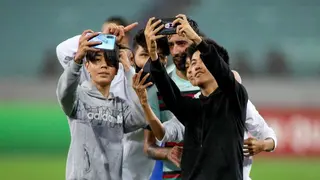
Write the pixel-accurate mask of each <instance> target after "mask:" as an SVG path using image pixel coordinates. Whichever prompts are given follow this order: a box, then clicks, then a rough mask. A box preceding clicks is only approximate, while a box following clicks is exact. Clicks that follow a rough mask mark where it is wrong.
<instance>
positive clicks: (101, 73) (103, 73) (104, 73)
mask: <svg viewBox="0 0 320 180" xmlns="http://www.w3.org/2000/svg"><path fill="white" fill-rule="evenodd" d="M98 74H99V75H102V76H108V75H109V73H107V72H99V73H98Z"/></svg>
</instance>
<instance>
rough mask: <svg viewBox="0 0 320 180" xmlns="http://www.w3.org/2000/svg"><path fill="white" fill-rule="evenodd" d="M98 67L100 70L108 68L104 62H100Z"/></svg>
mask: <svg viewBox="0 0 320 180" xmlns="http://www.w3.org/2000/svg"><path fill="white" fill-rule="evenodd" d="M100 67H101V68H108V64H107V62H106V61H101V62H100Z"/></svg>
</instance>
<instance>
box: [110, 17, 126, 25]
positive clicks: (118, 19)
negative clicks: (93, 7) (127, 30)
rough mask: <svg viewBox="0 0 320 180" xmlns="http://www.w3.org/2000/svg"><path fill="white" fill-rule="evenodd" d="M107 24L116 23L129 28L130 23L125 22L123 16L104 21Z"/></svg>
mask: <svg viewBox="0 0 320 180" xmlns="http://www.w3.org/2000/svg"><path fill="white" fill-rule="evenodd" d="M104 22H105V23H110V22H112V23H115V24H117V25H121V26H128V22H127V21H126V20H125V18H124V17H121V16H111V17H109V18H108V19H106V20H105V21H104Z"/></svg>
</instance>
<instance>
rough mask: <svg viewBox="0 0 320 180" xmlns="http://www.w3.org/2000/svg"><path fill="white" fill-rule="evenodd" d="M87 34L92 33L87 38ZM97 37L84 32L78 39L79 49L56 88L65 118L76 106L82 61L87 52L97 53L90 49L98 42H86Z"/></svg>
mask: <svg viewBox="0 0 320 180" xmlns="http://www.w3.org/2000/svg"><path fill="white" fill-rule="evenodd" d="M87 33H92V34H91V35H89V36H87V35H86V34H87ZM96 35H98V34H97V33H93V31H91V30H86V31H84V32H83V33H82V35H81V37H80V38H79V41H78V44H79V47H80V48H79V49H78V51H77V53H76V55H75V58H74V59H73V60H72V61H70V63H69V64H68V65H67V66H66V68H65V70H64V72H63V74H62V75H61V77H60V79H59V82H58V86H57V92H56V93H57V97H58V100H59V103H60V105H61V106H62V109H63V111H64V113H65V114H66V115H67V116H71V115H72V112H73V110H74V107H75V105H76V102H75V101H76V96H77V95H76V91H77V87H78V85H79V82H80V69H81V67H82V59H83V58H84V56H85V54H86V53H87V52H88V51H97V50H96V49H94V48H91V46H93V45H97V44H99V43H100V42H88V40H89V39H91V38H92V37H94V36H96Z"/></svg>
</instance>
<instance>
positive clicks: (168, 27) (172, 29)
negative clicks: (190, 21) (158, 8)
mask: <svg viewBox="0 0 320 180" xmlns="http://www.w3.org/2000/svg"><path fill="white" fill-rule="evenodd" d="M175 19H176V18H163V19H161V23H160V24H159V25H158V26H156V27H155V29H156V28H157V27H159V26H161V25H162V24H163V25H164V27H163V28H162V29H161V30H160V31H159V32H158V33H157V34H160V35H171V34H176V28H177V25H178V24H176V25H175V26H173V24H172V23H173V21H174V20H175ZM158 20H159V19H155V20H153V21H152V23H154V22H156V21H158Z"/></svg>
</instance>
